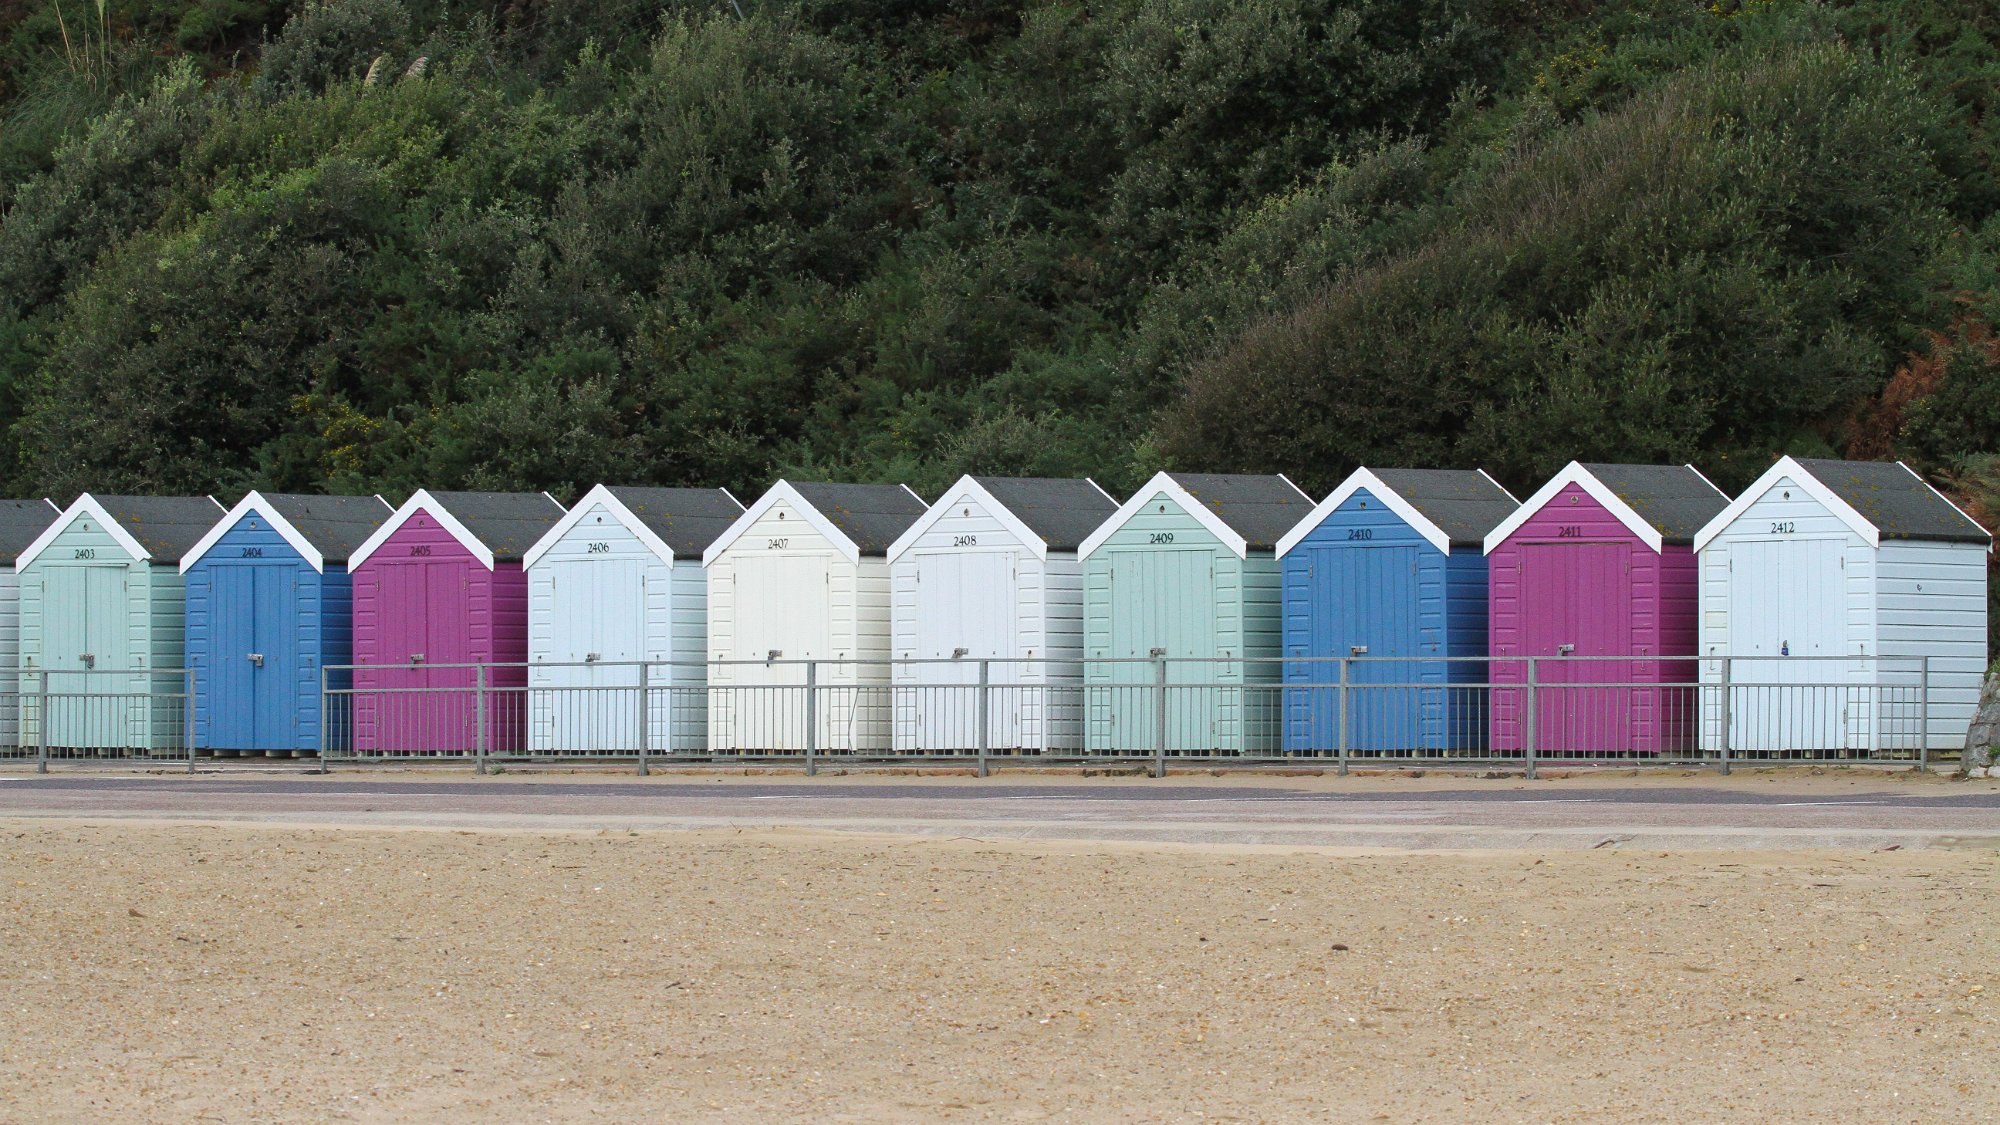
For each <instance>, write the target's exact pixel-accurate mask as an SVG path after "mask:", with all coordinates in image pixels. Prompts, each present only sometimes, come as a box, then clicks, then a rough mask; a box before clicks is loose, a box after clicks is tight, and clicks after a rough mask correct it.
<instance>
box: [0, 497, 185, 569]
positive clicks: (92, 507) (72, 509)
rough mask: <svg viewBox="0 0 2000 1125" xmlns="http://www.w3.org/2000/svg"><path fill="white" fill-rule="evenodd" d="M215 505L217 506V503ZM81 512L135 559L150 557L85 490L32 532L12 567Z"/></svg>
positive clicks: (23, 563) (23, 565)
mask: <svg viewBox="0 0 2000 1125" xmlns="http://www.w3.org/2000/svg"><path fill="white" fill-rule="evenodd" d="M217 506H218V507H220V505H217ZM85 516H88V517H90V518H91V519H94V520H96V521H97V522H98V523H100V524H102V525H103V526H104V530H105V532H106V533H107V534H109V535H110V536H111V538H112V540H113V541H114V542H116V543H117V544H118V545H119V546H120V547H122V548H124V550H125V553H126V554H128V555H130V556H132V558H133V559H135V560H137V561H139V562H151V561H153V556H152V555H151V554H150V553H148V552H147V550H146V548H144V547H141V546H140V545H139V541H138V540H137V539H134V538H133V537H132V533H131V532H129V531H126V530H125V529H124V528H123V527H120V526H119V525H118V521H117V520H115V519H112V518H111V513H110V512H107V511H105V510H104V505H102V504H100V503H98V502H97V497H95V496H92V495H91V494H90V493H88V492H86V493H84V494H83V495H81V496H79V497H77V498H76V500H75V502H74V503H72V504H70V506H69V507H67V508H65V509H63V513H62V515H60V516H57V517H56V522H54V523H52V524H50V525H49V526H48V527H47V528H45V529H43V531H42V533H41V534H40V535H37V536H35V541H34V542H33V543H30V544H28V548H27V550H24V551H22V552H21V553H20V554H19V555H18V556H16V557H15V559H14V569H15V570H23V569H25V568H26V567H27V565H28V564H29V563H31V562H34V561H35V560H36V559H37V558H39V557H41V554H42V552H43V551H46V550H48V549H49V545H50V544H51V543H54V542H55V541H56V537H57V536H59V535H61V534H62V533H63V532H64V531H66V530H68V528H69V525H70V524H73V523H75V522H76V521H77V520H80V519H82V518H84V517H85Z"/></svg>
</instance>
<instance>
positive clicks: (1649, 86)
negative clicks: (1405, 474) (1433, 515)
mask: <svg viewBox="0 0 2000 1125" xmlns="http://www.w3.org/2000/svg"><path fill="white" fill-rule="evenodd" d="M1996 92H2000V15H1996V14H1995V11H1994V9H1993V8H1992V7H1991V6H1990V4H1988V3H1985V2H1983V0H1852V2H1835V3H1827V4H1805V3H1789V2H1784V0H1744V2H1739V3H1722V4H1698V3H1689V2H1666V0H1625V2H1620V3H1589V2H1586V0H1529V2H1507V3H1502V2H1499V0H1227V2H1222V0H1126V2H1116V3H1103V4H1077V3H1052V2H1051V3H1016V2H1007V0H962V2H947V0H894V2H890V0H797V2H791V3H781V2H765V0H723V2H722V3H720V4H716V3H700V4H657V3H640V2H636V0H606V2H604V3H598V4H573V3H556V2H554V0H508V2H506V3H475V2H472V0H333V2H328V3H312V2H308V3H283V2H278V0H107V2H106V3H105V4H104V6H102V7H96V6H86V5H84V4H83V3H81V0H69V2H68V3H66V4H63V3H56V2H54V0H13V2H11V3H0V114H4V123H0V208H4V211H0V216H4V217H0V476H4V478H5V484H4V490H5V491H8V492H11V493H14V494H40V493H50V494H54V495H57V496H58V498H59V499H60V498H66V497H67V495H70V494H73V493H74V492H75V491H77V490H80V489H84V488H91V489H98V490H109V491H161V492H188V491H203V492H213V493H216V494H218V495H224V496H225V499H226V498H227V495H225V494H233V493H236V492H240V491H241V490H243V489H245V488H249V487H260V488H277V489H287V490H321V489H326V490H341V491H358V490H366V491H381V492H384V493H390V494H400V493H402V492H404V491H406V490H408V489H410V488H412V487H415V486H418V485H425V486H431V487H470V488H531V489H548V490H551V491H553V492H555V493H557V494H558V495H559V496H565V497H569V496H574V495H575V494H576V493H577V492H578V491H580V490H581V489H582V488H585V487H587V486H588V485H590V484H591V483H593V482H596V481H599V480H609V481H614V482H631V483H646V482H650V483H661V484H678V483H699V484H724V485H728V486H731V487H732V488H735V489H738V490H741V491H744V492H754V491H756V490H757V489H759V488H760V487H761V486H763V485H764V484H766V483H768V482H769V481H770V480H772V479H774V478H775V477H777V476H778V475H781V474H784V475H793V476H812V477H833V478H844V479H855V480H901V481H908V482H909V483H911V484H913V485H915V486H916V487H917V488H918V489H919V490H920V491H923V490H935V489H937V488H939V487H941V486H942V485H943V484H944V483H946V482H947V481H949V480H950V479H951V478H953V477H955V476H956V475H957V474H959V473H961V472H966V471H980V472H989V473H1018V474H1063V475H1067V474H1089V475H1092V476H1095V477H1096V478H1097V479H1098V480H1099V481H1100V482H1102V483H1104V484H1105V485H1107V486H1108V487H1112V488H1114V489H1115V488H1119V487H1129V486H1131V485H1133V484H1135V483H1136V482H1137V481H1139V480H1140V479H1143V476H1144V475H1145V474H1147V473H1149V472H1151V471H1153V470H1155V469H1158V468H1163V467H1182V468H1191V469H1207V470H1254V471H1270V470H1282V471H1285V472H1287V473H1290V474H1292V475H1293V476H1294V477H1295V479H1298V480H1299V482H1300V483H1301V484H1303V485H1305V486H1306V487H1308V488H1309V489H1312V490H1319V489H1323V488H1325V487H1327V486H1329V485H1331V484H1332V483H1333V482H1335V481H1336V480H1338V479H1339V478H1340V477H1341V476H1342V475H1344V474H1345V473H1346V472H1347V471H1348V470H1349V469H1351V468H1352V467H1353V466H1355V465H1357V464H1360V463H1363V462H1369V463H1375V464H1384V465H1387V464H1422V465H1441V466H1450V465H1459V466H1475V465H1476V466H1484V467H1486V468H1488V469H1490V470H1492V471H1493V472H1494V473H1495V474H1496V475H1498V476H1499V477H1500V478H1501V479H1502V480H1503V481H1505V482H1506V483H1508V484H1509V485H1511V486H1514V487H1515V488H1516V491H1522V490H1523V489H1525V488H1529V487H1532V486H1533V485H1534V484H1535V483H1537V480H1538V478H1539V477H1540V476H1541V475H1544V474H1546V473H1548V472H1550V471H1552V470H1554V469H1555V468H1558V467H1559V466H1560V465H1561V464H1562V463H1563V462H1565V461H1567V460H1569V459H1570V458H1572V457H1578V458H1585V459H1599V460H1642V461H1661V460H1664V461H1675V462H1678V461H1692V462H1694V463H1695V464H1697V465H1698V466H1700V467H1701V468H1702V469H1703V470H1704V471H1706V472H1708V473H1709V475H1711V476H1712V477H1714V478H1715V479H1716V480H1717V482H1718V483H1719V484H1721V485H1723V486H1724V487H1725V488H1729V487H1734V486H1740V485H1742V484H1744V483H1746V482H1747V481H1748V480H1749V479H1750V478H1751V477H1753V476H1754V475H1755V474H1756V473H1757V472H1759V471H1761V470H1762V469H1763V468H1764V467H1765V466H1766V465H1767V464H1768V463H1769V461H1770V459H1771V458H1772V457H1773V456H1774V455H1776V454H1778V453H1782V452H1796V453H1811V454H1818V455H1827V454H1847V455H1854V456H1864V457H1887V456H1895V457H1901V458H1904V459H1906V460H1909V461H1910V462H1911V463H1912V464H1914V465H1916V466H1918V467H1919V468H1920V469H1921V470H1922V471H1924V472H1926V473H1927V474H1930V475H1931V476H1932V477H1933V479H1936V480H1938V481H1940V482H1941V483H1945V484H1947V485H1948V486H1951V487H1954V488H1956V489H1957V490H1958V492H1959V494H1960V495H1961V496H1963V497H1966V498H1967V499H1969V500H1971V501H1973V502H1975V503H1978V502H1982V501H1984V500H1985V499H1986V498H1987V497H1989V496H1991V495H1993V494H1994V491H1995V489H1996V487H2000V470H1996V462H1995V459H1994V456H1993V455H1994V453H1995V451H2000V343H1996V340H1995V337H1994V336H1993V334H1992V331H1991V329H1990V327H1989V326H1990V325H1992V324H1993V323H1994V320H1995V317H1996V315H2000V257H1997V256H1996V255H2000V217H1996V214H1997V213H2000V181H1997V180H1996V149H2000V125H1997V124H1996V120H1995V106H1994V105H1993V104H1992V103H1993V100H1994V98H1995V97H1996Z"/></svg>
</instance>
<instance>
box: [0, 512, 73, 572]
mask: <svg viewBox="0 0 2000 1125" xmlns="http://www.w3.org/2000/svg"><path fill="white" fill-rule="evenodd" d="M61 514H62V513H61V512H59V511H57V510H56V507H55V505H53V504H51V503H49V502H48V501H47V500H0V563H10V562H13V561H14V560H15V559H16V558H19V557H20V554H21V552H22V551H24V550H26V549H27V547H28V544H30V543H33V542H34V541H35V539H36V538H37V537H39V536H40V535H41V534H42V532H44V531H47V530H48V529H49V525H50V524H52V523H54V522H56V517H57V516H59V515H61Z"/></svg>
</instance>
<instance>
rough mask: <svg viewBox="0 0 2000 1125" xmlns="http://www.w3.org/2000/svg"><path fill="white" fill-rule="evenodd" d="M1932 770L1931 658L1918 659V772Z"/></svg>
mask: <svg viewBox="0 0 2000 1125" xmlns="http://www.w3.org/2000/svg"><path fill="white" fill-rule="evenodd" d="M1930 768H1931V658H1930V657H1928V656H1920V657H1918V658H1917V772H1919V773H1924V772H1928V771H1929V770H1930Z"/></svg>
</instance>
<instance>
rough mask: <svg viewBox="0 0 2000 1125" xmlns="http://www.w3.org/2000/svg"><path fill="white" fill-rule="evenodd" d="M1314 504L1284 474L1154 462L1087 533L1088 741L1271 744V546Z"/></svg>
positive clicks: (1213, 748)
mask: <svg viewBox="0 0 2000 1125" xmlns="http://www.w3.org/2000/svg"><path fill="white" fill-rule="evenodd" d="M1312 508H1313V502H1312V499H1311V497H1308V496H1307V495H1306V494H1305V493H1303V492H1301V491H1299V489H1298V487H1297V486H1295V485H1294V484H1292V482H1291V481H1289V480H1286V479H1285V478H1284V477H1282V476H1268V477H1267V476H1225V475H1220V474H1213V473H1160V474H1158V475H1156V476H1155V477H1153V479H1152V480H1150V481H1148V482H1147V483H1146V486H1145V487H1144V488H1141V489H1140V490H1139V491H1138V492H1136V493H1134V494H1133V495H1132V498H1131V499H1130V500H1127V501H1126V502H1125V503H1124V505H1123V506H1121V507H1120V508H1119V509H1118V512H1117V513H1116V514H1115V515H1113V516H1112V517H1111V518H1110V519H1109V520H1106V521H1105V522H1104V525H1103V526H1102V527H1100V528H1098V530H1097V531H1096V532H1094V533H1093V534H1092V535H1091V536H1090V537H1089V538H1088V539H1085V540H1084V541H1083V544H1082V546H1081V547H1079V548H1078V550H1077V554H1078V555H1079V556H1080V557H1081V558H1082V559H1083V584H1084V586H1083V636H1084V684H1085V691H1084V707H1085V715H1084V743H1085V746H1086V748H1087V749H1088V750H1089V751H1090V752H1092V753H1139V752H1151V751H1153V750H1155V749H1162V748H1163V749H1164V750H1165V751H1166V752H1168V753H1177V754H1206V753H1222V754H1261V753H1271V752H1274V751H1276V750H1277V749H1278V748H1279V742H1280V739H1279V734H1280V731H1279V726H1280V724H1279V721H1278V720H1279V706H1278V703H1279V688H1278V687H1277V684H1278V681H1279V680H1280V678H1281V673H1282V671H1283V666H1282V662H1281V660H1280V659H1279V658H1280V657H1281V655H1282V652H1283V650H1282V647H1281V644H1280V639H1281V638H1280V634H1281V632H1282V630H1281V614H1280V600H1279V586H1280V583H1279V567H1278V559H1277V555H1276V551H1275V548H1276V546H1277V542H1278V540H1279V539H1280V538H1281V537H1283V536H1284V534H1285V533H1286V532H1288V531H1290V530H1291V529H1292V528H1293V526H1294V525H1296V524H1297V523H1298V522H1299V521H1300V520H1302V519H1304V518H1305V517H1306V516H1307V515H1309V514H1310V513H1311V512H1312ZM1162 672H1164V679H1162ZM1163 685H1164V686H1163ZM1163 715H1164V719H1165V722H1164V727H1163V725H1162V722H1161V720H1162V716H1163ZM1162 739H1164V746H1162V744H1161V743H1162Z"/></svg>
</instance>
